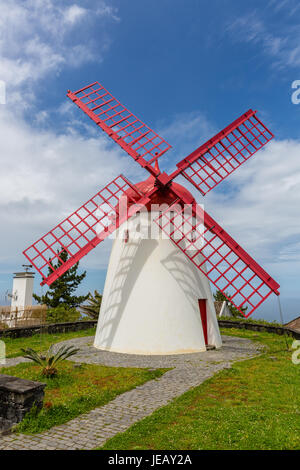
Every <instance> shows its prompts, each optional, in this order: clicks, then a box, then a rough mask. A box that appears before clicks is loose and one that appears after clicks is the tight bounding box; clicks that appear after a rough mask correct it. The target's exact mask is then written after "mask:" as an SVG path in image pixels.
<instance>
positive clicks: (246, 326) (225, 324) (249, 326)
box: [218, 320, 300, 339]
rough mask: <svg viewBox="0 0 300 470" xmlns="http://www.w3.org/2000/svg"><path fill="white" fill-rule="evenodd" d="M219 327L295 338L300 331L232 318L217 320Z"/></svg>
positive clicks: (299, 335)
mask: <svg viewBox="0 0 300 470" xmlns="http://www.w3.org/2000/svg"><path fill="white" fill-rule="evenodd" d="M218 322H219V326H220V327H221V328H238V329H240V330H251V331H266V332H267V333H275V334H276V335H284V334H287V335H288V336H292V337H293V338H295V339H300V331H297V330H293V329H292V328H285V327H282V326H273V325H263V324H262V323H247V322H238V321H232V320H218Z"/></svg>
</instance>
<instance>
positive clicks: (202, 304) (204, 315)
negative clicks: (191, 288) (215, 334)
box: [198, 299, 208, 346]
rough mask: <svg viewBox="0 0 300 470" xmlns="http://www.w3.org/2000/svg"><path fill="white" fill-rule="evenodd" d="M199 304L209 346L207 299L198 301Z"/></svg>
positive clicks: (206, 342)
mask: <svg viewBox="0 0 300 470" xmlns="http://www.w3.org/2000/svg"><path fill="white" fill-rule="evenodd" d="M198 304H199V310H200V317H201V322H202V328H203V335H204V340H205V345H206V346H207V345H208V338H207V312H206V299H198Z"/></svg>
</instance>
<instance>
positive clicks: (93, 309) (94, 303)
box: [80, 290, 102, 319]
mask: <svg viewBox="0 0 300 470" xmlns="http://www.w3.org/2000/svg"><path fill="white" fill-rule="evenodd" d="M101 301H102V295H101V294H99V292H98V291H97V290H95V291H94V295H92V294H91V293H89V296H88V299H87V303H86V304H84V305H81V307H80V309H81V311H82V313H84V314H85V315H87V316H88V317H89V318H92V319H97V318H98V316H99V311H100V306H101Z"/></svg>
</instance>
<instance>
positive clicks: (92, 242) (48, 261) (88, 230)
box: [23, 175, 149, 285]
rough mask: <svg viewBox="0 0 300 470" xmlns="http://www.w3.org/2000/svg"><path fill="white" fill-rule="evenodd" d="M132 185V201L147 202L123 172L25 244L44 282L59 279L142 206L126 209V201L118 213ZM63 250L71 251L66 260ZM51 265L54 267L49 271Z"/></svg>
mask: <svg viewBox="0 0 300 470" xmlns="http://www.w3.org/2000/svg"><path fill="white" fill-rule="evenodd" d="M129 189H131V191H130V192H129V194H131V197H129V196H127V198H128V201H129V202H131V203H135V204H139V203H141V204H146V203H147V202H148V201H149V199H148V197H144V196H143V195H142V194H141V193H140V192H139V191H138V189H137V188H136V187H135V186H134V185H133V184H132V183H130V182H129V181H128V179H126V178H125V177H124V176H123V175H120V176H118V177H117V178H115V179H114V180H113V181H111V182H110V183H109V184H107V185H106V186H105V187H104V188H103V189H101V190H100V191H99V192H98V193H97V194H95V196H93V197H92V198H91V199H89V200H88V201H87V202H86V203H85V204H83V205H82V206H81V207H79V209H77V210H76V211H75V212H73V213H72V214H71V215H69V216H68V217H67V218H66V219H64V220H63V221H62V222H61V223H60V224H58V225H57V226H56V227H54V228H53V229H52V230H50V232H48V233H46V234H45V235H44V236H43V237H41V238H40V239H39V240H37V241H36V242H35V243H33V244H32V245H31V246H29V247H28V248H26V250H25V251H24V252H23V253H24V255H25V256H26V258H27V259H28V260H29V262H30V264H32V265H33V266H34V267H35V269H36V270H37V271H38V272H39V273H40V274H41V276H42V278H43V282H42V283H41V284H42V285H43V284H48V285H50V284H51V283H52V282H53V281H55V280H56V279H58V278H59V277H60V276H61V275H62V274H63V273H65V272H66V271H67V270H68V269H69V268H71V267H72V266H73V265H74V264H75V263H77V262H78V261H79V260H80V259H81V258H82V257H83V256H85V255H86V254H87V253H89V251H91V250H92V249H93V248H95V246H97V245H98V244H99V243H100V242H102V241H103V240H104V239H105V238H107V237H108V236H109V235H110V234H111V233H112V232H113V231H114V230H116V229H117V228H118V227H119V226H120V225H121V224H122V223H123V222H125V220H127V219H128V218H129V217H131V216H132V215H133V214H134V213H135V211H137V210H139V206H137V207H135V206H132V207H131V209H130V210H129V211H127V204H126V208H125V209H126V210H125V211H124V214H119V213H118V210H119V207H120V205H119V202H120V198H121V197H122V195H123V194H124V192H126V191H127V190H129ZM126 203H127V200H126ZM64 250H65V251H67V253H68V255H69V258H68V259H67V261H66V262H64V261H63V260H62V259H61V257H60V255H61V253H62V251H64ZM57 262H58V263H59V264H60V266H59V267H58V268H57V269H54V267H53V263H57ZM49 269H50V271H52V273H51V274H50V275H49V274H48V271H49Z"/></svg>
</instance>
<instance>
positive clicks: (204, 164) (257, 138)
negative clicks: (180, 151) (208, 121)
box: [175, 110, 274, 195]
mask: <svg viewBox="0 0 300 470" xmlns="http://www.w3.org/2000/svg"><path fill="white" fill-rule="evenodd" d="M255 113H256V111H252V110H249V111H248V112H247V113H245V114H243V115H242V116H241V117H240V118H238V119H236V120H235V121H234V122H233V123H232V124H230V125H229V126H227V127H226V128H225V129H224V130H223V131H221V132H219V133H218V134H217V135H216V136H215V137H213V138H212V139H210V140H209V141H208V142H206V143H205V144H203V145H201V147H199V148H198V149H196V150H195V151H194V152H193V153H191V154H190V155H189V156H188V157H186V158H185V159H183V160H182V161H181V162H180V163H178V164H177V167H178V170H177V171H176V172H175V175H176V176H177V174H178V173H181V174H183V176H184V177H185V178H186V179H187V180H188V181H190V183H192V184H193V185H194V186H195V187H196V188H197V189H199V191H200V192H201V193H202V194H203V195H204V194H206V193H208V192H209V191H210V190H211V189H213V188H214V187H215V186H217V185H218V184H219V183H221V181H223V180H224V179H225V178H227V176H229V175H230V174H231V173H232V172H233V171H234V170H236V169H237V168H239V167H240V166H241V165H242V164H243V163H244V162H245V161H246V160H248V159H249V158H250V157H252V155H254V154H255V153H256V152H257V151H258V150H260V149H261V148H262V147H263V146H264V145H265V144H267V143H268V142H269V141H270V140H271V139H272V138H273V137H274V135H273V134H272V133H271V132H270V131H269V129H267V128H266V126H265V125H264V124H263V123H262V122H261V121H260V120H259V119H258V118H257V116H256V115H255ZM179 170H180V171H179Z"/></svg>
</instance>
